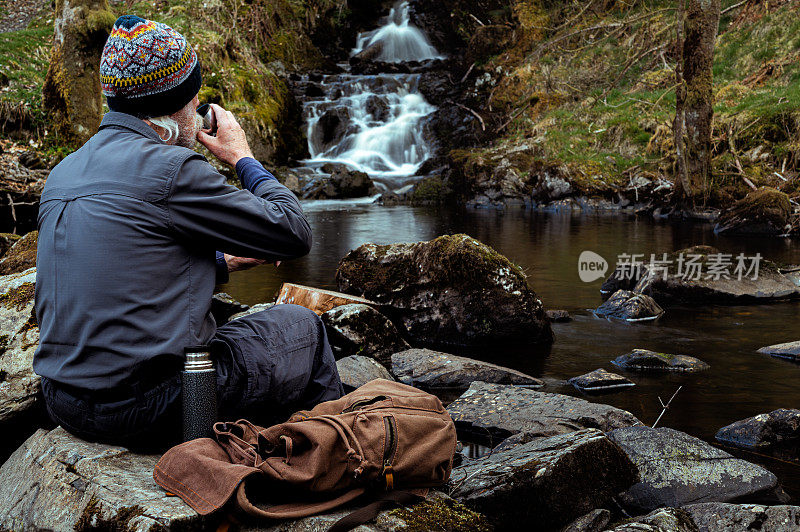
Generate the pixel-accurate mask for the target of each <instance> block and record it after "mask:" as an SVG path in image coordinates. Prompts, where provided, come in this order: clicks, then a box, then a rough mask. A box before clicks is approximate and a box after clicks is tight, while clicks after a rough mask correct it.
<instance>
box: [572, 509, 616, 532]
mask: <svg viewBox="0 0 800 532" xmlns="http://www.w3.org/2000/svg"><path fill="white" fill-rule="evenodd" d="M609 521H611V512H609V511H608V510H606V509H605V508H596V509H594V510H592V511H591V512H589V513H587V514H585V515H582V516H580V517H579V518H577V519H576V520H574V521H573V522H572V523H570V524H568V525H567V526H565V527H564V528H562V529H561V532H602V531H603V530H605V529H606V525H607V524H608V522H609Z"/></svg>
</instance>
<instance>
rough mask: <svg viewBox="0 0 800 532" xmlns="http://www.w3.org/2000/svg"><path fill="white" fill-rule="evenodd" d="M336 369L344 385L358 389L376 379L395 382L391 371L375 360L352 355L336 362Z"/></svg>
mask: <svg viewBox="0 0 800 532" xmlns="http://www.w3.org/2000/svg"><path fill="white" fill-rule="evenodd" d="M336 369H337V370H338V371H339V378H340V379H341V380H342V384H344V385H345V386H349V387H351V388H354V389H355V388H358V387H360V386H363V385H365V384H366V383H368V382H369V381H372V380H375V379H387V380H390V381H393V380H394V377H392V374H391V373H389V370H387V369H386V368H384V367H383V366H381V364H380V362H378V361H377V360H375V359H374V358H370V357H364V356H360V355H350V356H349V357H344V358H341V359H339V360H337V361H336Z"/></svg>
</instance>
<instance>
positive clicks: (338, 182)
mask: <svg viewBox="0 0 800 532" xmlns="http://www.w3.org/2000/svg"><path fill="white" fill-rule="evenodd" d="M376 190H377V189H376V188H375V184H374V183H373V182H372V179H370V177H369V176H368V175H367V174H366V173H365V172H360V171H358V170H353V169H350V168H348V167H346V166H344V165H337V166H336V169H335V170H334V171H333V173H332V174H331V175H330V176H329V177H323V178H322V179H319V180H318V181H316V182H314V183H311V184H310V187H309V188H307V189H306V190H305V191H304V192H303V198H304V199H325V198H328V199H332V198H340V199H345V198H361V197H364V196H369V195H371V194H374V193H375V192H376Z"/></svg>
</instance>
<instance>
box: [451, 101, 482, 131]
mask: <svg viewBox="0 0 800 532" xmlns="http://www.w3.org/2000/svg"><path fill="white" fill-rule="evenodd" d="M455 104H456V105H457V106H458V107H460V108H462V109H464V110H465V111H469V112H470V113H472V114H473V116H475V118H477V119H478V120H480V122H481V131H486V123H485V122H484V121H483V118H481V115H479V114H478V112H477V111H475V110H474V109H470V108H469V107H467V106H466V105H462V104H460V103H458V102H455Z"/></svg>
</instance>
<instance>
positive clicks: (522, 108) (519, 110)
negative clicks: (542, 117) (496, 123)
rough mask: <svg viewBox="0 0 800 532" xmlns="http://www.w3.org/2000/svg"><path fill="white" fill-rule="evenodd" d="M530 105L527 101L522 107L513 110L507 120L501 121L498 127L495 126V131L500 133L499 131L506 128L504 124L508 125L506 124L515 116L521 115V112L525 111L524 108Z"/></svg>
mask: <svg viewBox="0 0 800 532" xmlns="http://www.w3.org/2000/svg"><path fill="white" fill-rule="evenodd" d="M530 106H531V102H530V101H528V103H526V104H525V105H524V106H523V107H520V108H519V109H517V110H516V111H514V113H513V114H512V115H511V116H510V117H508V120H506V121H505V122H503V124H502V125H501V126H500V127H498V128H497V133H500V132H501V131H503V130H504V129H505V128H506V126H508V124H510V123H511V122H513V121H514V119H515V118H517V117H518V116H519V115H521V114H522V113H523V112H525V109H527V108H528V107H530Z"/></svg>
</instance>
